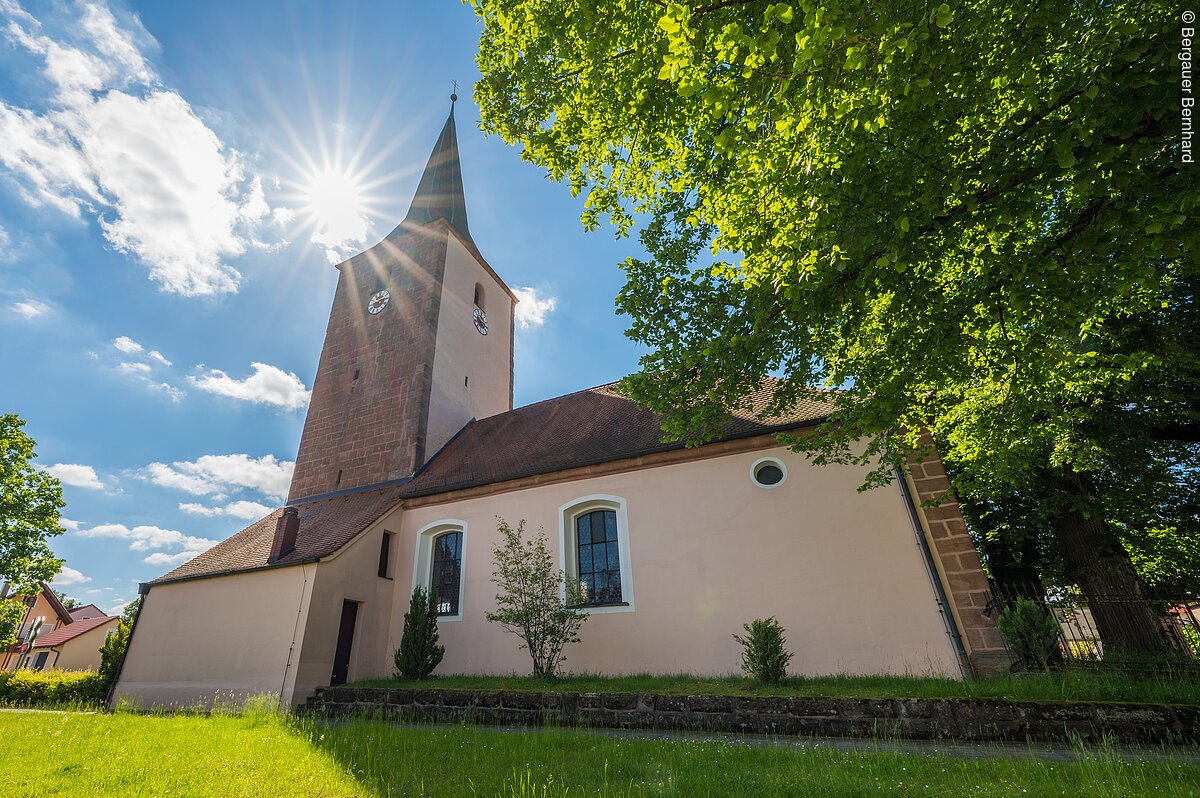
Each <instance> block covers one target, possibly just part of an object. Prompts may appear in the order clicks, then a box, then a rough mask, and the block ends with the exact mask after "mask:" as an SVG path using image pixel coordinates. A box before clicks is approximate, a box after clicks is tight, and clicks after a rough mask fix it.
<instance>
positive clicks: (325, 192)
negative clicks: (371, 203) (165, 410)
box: [304, 169, 368, 247]
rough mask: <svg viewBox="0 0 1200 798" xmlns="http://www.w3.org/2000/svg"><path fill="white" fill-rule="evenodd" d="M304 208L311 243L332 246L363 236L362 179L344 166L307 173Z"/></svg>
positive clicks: (364, 222)
mask: <svg viewBox="0 0 1200 798" xmlns="http://www.w3.org/2000/svg"><path fill="white" fill-rule="evenodd" d="M304 211H305V213H306V214H307V215H308V218H309V222H310V223H311V224H312V225H313V228H314V229H313V235H312V241H313V243H316V244H323V245H325V246H327V247H336V246H338V245H339V244H343V243H345V242H357V241H362V240H363V239H364V238H366V234H367V225H368V214H367V208H366V199H365V196H364V192H363V189H362V182H361V180H359V179H358V177H357V176H356V175H354V174H351V173H350V172H349V171H347V170H341V169H326V170H322V171H319V172H314V173H313V174H312V175H310V176H309V179H308V185H307V187H306V189H305V192H304Z"/></svg>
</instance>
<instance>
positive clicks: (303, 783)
mask: <svg viewBox="0 0 1200 798" xmlns="http://www.w3.org/2000/svg"><path fill="white" fill-rule="evenodd" d="M0 736H2V738H3V739H4V741H5V742H4V745H3V746H0V773H3V774H4V786H5V788H6V792H8V793H10V794H14V795H25V794H37V795H40V796H71V798H86V797H87V796H103V797H104V798H113V796H126V795H129V796H168V795H170V796H305V798H310V797H311V796H405V795H413V796H417V795H427V796H439V797H440V796H530V797H532V796H538V797H539V798H541V797H543V796H545V797H548V796H586V795H598V796H612V797H613V798H615V797H616V796H811V797H812V798H821V797H822V796H831V797H832V796H839V797H841V796H883V795H898V796H971V797H972V798H975V797H980V798H981V797H983V796H996V798H1000V796H1003V797H1004V798H1009V796H1019V795H1029V796H1098V797H1099V798H1106V797H1108V796H1111V797H1112V798H1117V796H1121V798H1138V796H1154V797H1155V798H1165V796H1200V766H1194V765H1184V764H1174V763H1162V762H1157V763H1155V762H1134V763H1129V762H1123V761H1119V760H1117V759H1116V758H1115V757H1113V756H1112V755H1111V754H1107V755H1106V754H1105V753H1104V752H1100V753H1099V754H1097V755H1095V756H1094V757H1092V758H1087V759H1085V760H1084V761H1080V762H1075V763H1071V764H1062V763H1043V762H1036V761H1021V760H1001V759H996V760H960V759H954V758H947V757H925V756H907V755H903V754H895V753H839V752H834V751H831V750H788V749H782V748H766V749H762V748H755V747H750V746H743V745H737V744H730V743H725V742H698V741H694V740H681V741H660V740H639V739H628V738H624V739H615V738H608V737H603V736H598V735H592V734H588V733H584V732H576V731H570V730H551V731H539V732H534V733H528V734H524V733H511V732H504V731H497V730H493V729H486V728H472V727H454V728H442V727H412V726H388V725H384V724H380V723H374V722H370V721H365V720H363V721H350V722H345V723H336V724H331V725H325V724H321V723H316V722H305V721H296V720H289V719H285V718H280V717H276V716H272V715H269V714H262V713H258V714H249V715H247V716H245V717H238V716H231V715H215V716H211V717H205V716H197V715H193V716H186V715H176V716H162V715H148V716H143V715H133V714H127V713H117V714H113V715H102V714H81V713H64V714H49V713H8V712H4V713H0Z"/></svg>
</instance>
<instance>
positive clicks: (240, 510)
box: [179, 501, 274, 521]
mask: <svg viewBox="0 0 1200 798" xmlns="http://www.w3.org/2000/svg"><path fill="white" fill-rule="evenodd" d="M179 509H180V510H182V511H183V512H185V513H191V514H192V515H204V516H209V517H212V516H218V515H228V516H232V517H233V518H243V519H245V520H247V521H257V520H258V519H259V518H262V517H264V516H266V515H268V514H269V513H270V512H271V510H272V509H274V508H272V507H268V506H267V505H265V504H259V503H258V502H250V501H236V502H231V503H229V504H226V505H225V506H223V507H205V506H204V505H203V504H198V503H196V502H183V503H181V504H180V505H179Z"/></svg>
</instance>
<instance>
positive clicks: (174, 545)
mask: <svg viewBox="0 0 1200 798" xmlns="http://www.w3.org/2000/svg"><path fill="white" fill-rule="evenodd" d="M75 534H77V535H78V536H79V537H83V538H112V539H115V540H125V541H128V542H129V548H130V549H131V550H132V551H145V552H150V554H148V555H147V556H146V557H144V558H143V559H142V562H144V563H148V564H150V565H174V564H177V563H180V562H183V561H184V560H190V559H192V558H193V557H195V556H196V555H197V554H200V553H202V552H205V551H208V550H209V549H211V548H212V547H213V546H215V545H217V541H215V540H209V539H208V538H198V537H193V536H191V535H185V534H183V533H182V532H176V531H175V530H174V529H163V528H161V527H157V526H135V527H133V528H132V529H130V528H129V527H127V526H125V524H100V525H98V526H94V527H92V528H91V529H81V530H79V531H78V532H76V533H75ZM156 549H178V551H176V552H173V553H167V552H164V551H155V550H156Z"/></svg>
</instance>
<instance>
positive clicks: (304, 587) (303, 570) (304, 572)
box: [279, 565, 316, 707]
mask: <svg viewBox="0 0 1200 798" xmlns="http://www.w3.org/2000/svg"><path fill="white" fill-rule="evenodd" d="M300 575H301V577H303V579H304V583H303V584H301V585H300V604H299V605H298V606H297V607H296V623H295V624H294V625H293V626H292V643H291V645H290V646H288V655H287V663H286V664H284V666H283V681H282V682H281V683H280V685H279V706H280V707H282V706H283V691H284V690H286V689H287V677H288V671H290V670H291V668H292V654H293V653H294V652H295V650H296V635H298V634H299V633H300V616H301V615H303V614H304V595H305V593H306V592H307V591H308V566H307V565H301V566H300ZM313 578H314V579H316V574H315V573H314V574H313ZM306 628H307V626H306ZM297 667H299V666H297ZM292 695H293V697H294V696H295V690H293V691H292ZM290 703H291V702H290V701H289V704H290Z"/></svg>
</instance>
